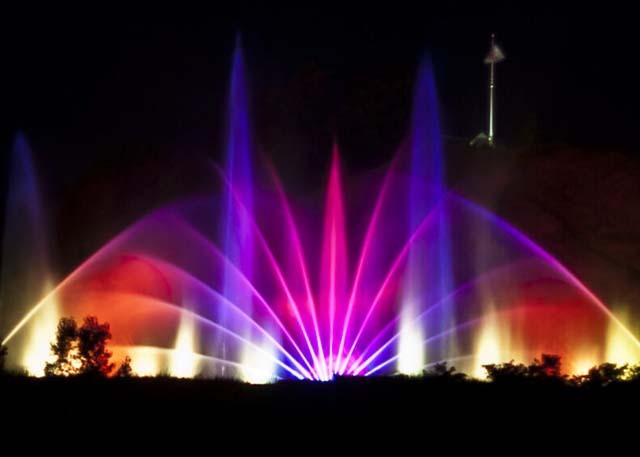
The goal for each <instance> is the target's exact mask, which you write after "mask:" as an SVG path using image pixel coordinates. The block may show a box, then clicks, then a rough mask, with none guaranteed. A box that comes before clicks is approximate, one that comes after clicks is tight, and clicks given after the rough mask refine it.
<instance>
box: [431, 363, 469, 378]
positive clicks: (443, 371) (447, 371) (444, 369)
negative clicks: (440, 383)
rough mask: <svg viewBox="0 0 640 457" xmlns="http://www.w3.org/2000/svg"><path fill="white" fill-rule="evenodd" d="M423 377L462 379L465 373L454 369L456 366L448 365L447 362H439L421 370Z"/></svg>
mask: <svg viewBox="0 0 640 457" xmlns="http://www.w3.org/2000/svg"><path fill="white" fill-rule="evenodd" d="M422 374H423V376H424V377H425V378H438V379H447V380H457V381H462V380H464V379H466V377H467V375H466V374H464V373H460V372H457V371H456V367H450V366H448V364H447V362H440V363H436V364H435V365H432V366H431V367H430V368H429V369H426V370H424V371H423V372H422Z"/></svg>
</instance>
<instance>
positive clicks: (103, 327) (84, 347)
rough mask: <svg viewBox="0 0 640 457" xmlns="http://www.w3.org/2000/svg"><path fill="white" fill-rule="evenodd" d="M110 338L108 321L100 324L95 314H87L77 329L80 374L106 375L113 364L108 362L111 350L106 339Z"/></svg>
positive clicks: (111, 369)
mask: <svg viewBox="0 0 640 457" xmlns="http://www.w3.org/2000/svg"><path fill="white" fill-rule="evenodd" d="M110 339H111V331H110V330H109V323H108V322H105V323H104V324H100V323H99V322H98V318H97V317H95V316H87V317H86V318H85V319H84V324H82V327H80V329H79V331H78V357H79V359H80V362H81V365H80V372H81V373H82V374H89V375H97V376H108V375H109V374H110V373H111V371H113V368H114V364H113V363H109V359H110V358H111V352H110V351H108V350H107V340H110Z"/></svg>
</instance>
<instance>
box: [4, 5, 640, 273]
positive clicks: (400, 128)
mask: <svg viewBox="0 0 640 457" xmlns="http://www.w3.org/2000/svg"><path fill="white" fill-rule="evenodd" d="M269 3H270V2H269ZM447 3H448V4H449V5H451V4H452V3H451V2H447ZM234 4H236V5H237V3H235V2H234ZM452 5H453V6H450V7H448V8H447V9H446V10H445V9H443V8H442V7H441V6H438V5H428V3H424V2H423V4H422V5H421V6H420V7H417V6H414V5H411V3H406V4H402V3H397V2H389V3H388V4H387V5H386V6H385V7H384V8H381V7H372V6H371V5H362V6H354V5H352V6H349V7H345V6H339V5H330V4H324V3H323V4H322V5H320V6H316V7H312V8H308V9H307V8H303V7H301V6H295V7H291V6H284V5H283V6H264V5H263V6H249V5H246V6H236V7H234V8H229V7H224V6H220V5H218V4H216V5H211V6H210V7H209V9H195V8H194V9H187V8H181V9H180V10H175V9H164V10H159V9H158V8H159V7H157V6H154V7H148V8H136V9H133V8H130V7H128V8H122V9H119V8H116V7H112V6H111V5H110V4H109V5H108V6H107V5H103V6H102V7H101V8H104V9H99V8H98V9H96V7H94V6H91V7H87V8H86V9H84V10H82V9H76V8H74V9H68V10H65V9H62V8H58V7H57V6H56V7H55V8H51V7H49V8H48V9H46V10H45V9H42V8H41V7H39V8H30V9H27V8H24V10H21V11H18V10H6V11H5V12H3V14H2V18H1V19H0V20H1V24H0V46H1V49H2V52H1V55H2V72H3V81H2V97H1V100H2V102H1V104H2V107H3V111H4V114H3V122H2V137H1V140H2V141H1V145H2V151H3V152H2V157H3V161H4V162H3V163H4V167H3V168H4V169H5V170H6V164H7V162H8V160H7V158H8V156H9V151H10V145H11V141H12V137H13V135H14V134H15V132H16V131H17V130H21V131H23V132H24V133H25V134H26V135H27V137H28V139H29V141H30V143H31V145H32V148H33V150H34V155H35V159H36V163H37V166H38V171H39V174H40V180H41V187H42V189H43V192H44V193H45V200H46V201H47V203H48V205H49V209H50V212H51V213H52V214H53V217H56V218H57V219H65V220H68V222H67V224H66V225H64V224H63V225H62V226H60V223H58V225H57V227H58V231H68V230H70V229H71V228H72V227H74V226H75V227H78V226H79V225H78V224H80V223H81V222H82V219H83V215H82V211H85V214H84V216H86V219H93V220H99V219H100V217H103V218H108V219H114V218H115V219H118V217H116V216H114V214H113V212H110V211H112V210H114V209H116V208H117V210H118V213H119V214H120V215H122V217H121V218H120V219H119V220H118V221H117V222H115V223H113V224H111V225H110V224H109V223H107V222H104V226H105V227H106V228H104V233H101V234H100V236H98V238H100V237H101V236H109V235H110V234H111V235H112V234H114V233H115V232H116V231H117V230H118V229H121V228H122V227H123V226H125V225H126V224H127V223H130V222H131V221H133V220H135V219H136V218H137V217H139V216H140V215H141V214H142V213H143V212H145V211H146V210H148V209H149V208H148V207H149V205H150V204H151V203H149V202H150V201H151V200H152V199H153V195H151V196H149V197H148V198H145V197H144V195H143V196H142V197H140V198H141V201H142V203H140V204H139V205H136V203H135V202H136V200H135V198H131V199H127V201H128V202H130V204H129V205H122V203H121V202H120V203H114V204H113V205H112V206H109V205H108V204H106V203H104V202H103V204H102V206H101V205H100V204H89V203H87V202H84V203H82V204H80V203H79V202H80V201H81V196H79V195H78V193H79V190H80V189H82V190H86V189H89V190H90V192H89V195H91V192H93V195H95V194H99V195H102V197H103V200H105V201H106V200H109V199H113V200H114V201H116V202H118V200H119V198H125V197H124V196H125V195H127V194H131V193H132V189H133V191H134V192H133V193H136V192H135V191H136V190H140V192H139V193H140V194H144V192H145V189H146V190H147V191H148V192H150V193H153V192H155V191H156V190H157V188H158V184H157V180H158V179H162V171H163V170H166V169H168V168H171V169H173V170H174V171H175V170H181V168H180V167H178V168H175V167H174V166H173V165H175V163H177V162H176V161H179V159H180V160H182V159H184V158H185V157H187V158H188V157H192V156H193V157H211V158H214V159H216V160H219V159H220V151H221V150H222V146H223V145H224V114H225V109H226V98H227V96H226V89H227V85H228V78H229V70H230V69H229V67H230V61H231V55H232V51H233V46H234V41H235V37H236V35H237V34H238V32H240V33H241V36H242V41H243V44H244V51H245V57H246V62H247V65H248V69H249V80H250V91H251V97H252V118H253V123H254V130H255V137H256V144H257V145H258V146H259V148H260V150H261V151H263V152H264V153H265V154H266V155H268V156H269V157H271V158H272V159H273V160H274V162H275V163H276V165H280V168H282V169H283V174H284V175H285V178H287V167H289V179H290V181H291V180H293V182H294V184H295V181H296V177H295V176H293V175H294V174H297V176H298V181H300V182H302V181H304V180H305V179H307V178H308V177H310V176H311V177H312V178H313V177H314V176H320V178H322V176H321V175H320V174H318V173H317V170H318V167H324V166H326V163H327V162H328V158H329V155H330V145H331V142H332V139H333V138H334V137H336V138H337V139H338V141H339V142H340V144H341V146H342V154H343V158H344V161H345V164H346V167H347V169H348V170H351V171H352V172H357V171H358V170H360V169H369V168H372V167H377V166H379V165H381V164H384V163H385V162H386V161H388V160H389V158H390V157H391V156H392V154H393V152H394V150H395V148H396V147H397V145H398V144H399V143H400V141H401V140H402V138H403V136H404V135H405V134H406V131H407V126H408V122H409V115H410V109H411V108H410V106H411V93H412V83H413V78H414V75H415V71H416V68H417V66H418V62H419V60H420V58H421V56H422V55H424V53H425V52H426V51H429V52H430V54H431V56H432V59H433V62H434V68H435V72H436V78H437V83H438V87H439V94H440V102H441V117H442V125H443V133H444V135H445V136H446V138H447V140H448V141H455V140H468V139H470V138H472V137H473V136H474V135H475V134H476V133H478V132H480V131H482V130H486V126H485V123H486V122H485V116H486V99H487V90H486V77H487V67H486V66H485V65H483V63H482V60H483V58H484V56H485V54H486V52H487V51H488V48H489V36H490V33H491V32H495V33H496V34H497V39H498V43H499V44H500V45H501V47H502V49H503V51H504V52H505V54H506V56H507V60H506V61H504V62H503V63H501V64H499V66H498V74H497V90H498V101H497V130H496V135H497V136H498V138H499V141H501V142H502V143H503V144H507V145H509V144H513V145H517V144H520V143H521V142H523V141H530V140H531V139H533V140H534V141H535V142H537V143H568V144H576V145H582V146H588V147H592V148H609V149H610V148H615V149H618V150H621V151H624V152H628V153H630V154H637V152H638V145H639V143H640V134H639V133H638V131H637V128H636V122H635V121H636V119H637V117H638V116H637V115H636V111H637V107H638V100H639V97H638V94H639V91H638V89H637V84H638V72H637V70H636V68H637V63H636V55H637V42H638V39H637V32H636V30H635V24H634V22H633V20H634V19H635V17H634V16H633V15H632V14H631V13H630V12H629V11H620V10H615V8H614V7H609V10H608V11H607V12H606V13H602V12H598V11H585V10H584V9H583V8H581V9H573V10H572V9H571V8H569V7H566V8H563V9H562V10H558V9H555V8H551V7H550V8H546V7H542V6H541V4H539V3H537V2H536V3H532V4H531V5H530V6H525V7H522V8H521V9H520V10H518V11H514V10H513V9H512V8H511V7H507V6H505V5H499V6H495V7H491V8H490V7H482V8H480V7H478V6H474V7H469V6H468V5H466V4H464V3H460V2H453V4H452ZM291 170H295V173H294V172H293V171H291ZM159 171H160V173H157V172H159ZM154 174H156V175H158V176H157V177H156V178H150V176H151V175H154ZM6 175H7V173H6V171H4V172H3V176H4V177H6ZM142 175H145V176H144V177H142ZM320 178H318V179H320ZM154 179H155V180H154ZM166 179H167V181H171V182H173V185H172V186H173V188H175V187H177V188H180V187H181V184H182V183H181V182H180V180H181V177H180V175H179V174H178V172H177V171H175V174H174V175H173V176H169V177H166ZM182 179H183V180H184V181H188V180H189V179H188V178H186V177H184V176H182ZM149 180H151V181H149ZM3 182H6V179H3ZM96 182H98V184H95V183H96ZM141 182H142V183H143V184H140V183H141ZM318 182H320V181H318ZM96 186H97V187H96ZM136 186H139V188H137V187H136ZM172 186H168V187H172ZM4 187H5V189H3V192H4V191H6V185H5V186H4ZM152 191H153V192H152ZM172 192H173V190H172V189H169V190H167V191H166V195H161V196H160V197H161V198H160V199H159V200H162V199H168V198H170V197H171V196H172ZM3 200H4V199H3ZM156 200H158V199H156ZM154 203H155V204H157V203H158V202H154ZM78 205H80V208H81V210H78V209H77V208H78ZM95 207H97V208H98V209H92V208H95ZM69 208H76V209H75V210H70V209H69ZM91 211H97V212H98V213H94V214H89V213H90V212H91ZM50 216H51V215H50ZM74 230H80V229H79V228H75V229H74ZM56 236H58V237H61V235H59V234H58V235H56ZM60 239H62V240H63V241H64V242H65V243H68V242H69V239H68V237H66V238H65V237H64V236H62V237H61V238H60ZM91 243H93V241H89V242H87V245H86V246H80V247H78V249H77V252H74V251H73V250H71V251H70V253H69V256H70V257H71V258H73V259H74V261H75V260H76V259H75V258H81V257H82V256H83V255H86V254H88V253H89V252H90V251H91V250H92V248H95V246H90V245H91ZM72 263H73V262H72Z"/></svg>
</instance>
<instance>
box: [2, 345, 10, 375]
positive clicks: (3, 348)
mask: <svg viewBox="0 0 640 457" xmlns="http://www.w3.org/2000/svg"><path fill="white" fill-rule="evenodd" d="M8 352H9V351H8V349H7V347H6V346H4V345H2V344H0V374H1V373H4V371H5V365H6V363H7V354H8Z"/></svg>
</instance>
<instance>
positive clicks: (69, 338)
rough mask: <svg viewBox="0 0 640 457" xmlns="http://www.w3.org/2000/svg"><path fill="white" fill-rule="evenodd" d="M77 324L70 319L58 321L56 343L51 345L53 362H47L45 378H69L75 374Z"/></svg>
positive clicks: (76, 368)
mask: <svg viewBox="0 0 640 457" xmlns="http://www.w3.org/2000/svg"><path fill="white" fill-rule="evenodd" d="M77 344H78V324H77V323H76V321H75V319H74V318H72V317H63V318H61V319H60V321H58V329H57V331H56V341H55V343H51V352H52V353H53V355H54V356H55V357H56V359H55V361H53V362H47V364H46V365H45V368H44V373H45V375H47V376H70V375H72V374H77V372H78V365H77V357H78V354H77Z"/></svg>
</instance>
